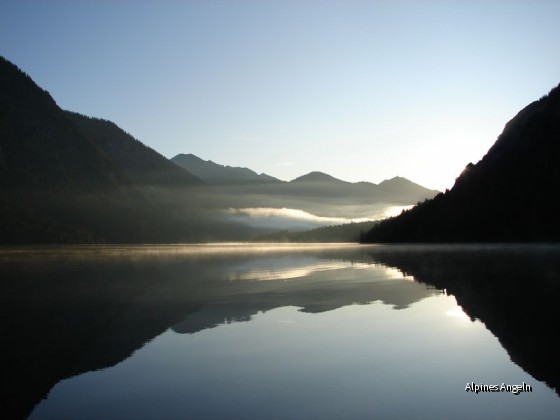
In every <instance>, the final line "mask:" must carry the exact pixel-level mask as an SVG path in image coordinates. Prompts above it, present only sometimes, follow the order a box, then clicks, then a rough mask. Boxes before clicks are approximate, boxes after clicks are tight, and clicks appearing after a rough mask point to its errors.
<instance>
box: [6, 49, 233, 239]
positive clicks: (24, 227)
mask: <svg viewBox="0 0 560 420" xmlns="http://www.w3.org/2000/svg"><path fill="white" fill-rule="evenodd" d="M200 185H202V181H200V180H199V179H198V178H196V177H195V176H194V175H192V174H190V173H189V172H188V171H186V170H184V169H181V168H179V167H177V166H176V165H174V164H173V163H171V162H169V161H168V160H167V159H166V158H164V157H163V156H161V155H159V154H158V153H157V152H155V151H153V150H152V149H150V148H148V147H146V146H144V145H143V144H142V143H140V142H139V141H137V140H136V139H134V138H133V137H132V136H130V135H128V134H126V133H125V132H124V131H123V130H121V129H120V128H118V127H117V126H116V125H115V124H113V123H111V122H109V121H103V120H98V119H94V118H88V117H85V116H82V115H79V114H75V113H71V112H67V111H63V110H61V109H60V108H59V107H58V106H57V104H56V103H55V101H54V100H53V99H52V97H51V96H50V95H49V94H48V93H47V92H45V91H44V90H42V89H41V88H40V87H38V86H37V85H36V84H35V83H34V82H33V81H32V80H31V78H30V77H29V76H27V75H26V74H24V73H23V72H22V71H21V70H20V69H19V68H17V67H16V66H15V65H13V64H12V63H10V62H9V61H7V60H6V59H4V58H0V220H1V224H0V241H1V243H4V244H10V243H67V242H78V243H81V242H92V241H93V242H168V241H192V240H200V238H202V237H208V236H210V237H212V235H211V234H209V233H208V232H209V231H208V229H210V228H212V227H215V229H218V228H219V224H217V223H216V221H215V220H208V218H207V217H206V216H203V213H204V211H203V210H201V209H199V208H197V205H196V203H197V199H196V196H195V195H194V194H195V190H194V189H196V188H198V187H197V186H200ZM193 188H194V189H193ZM203 217H204V218H205V220H202V218H203ZM234 230H235V229H234ZM236 233H239V232H237V231H236ZM230 239H233V238H230Z"/></svg>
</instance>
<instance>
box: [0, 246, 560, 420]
mask: <svg viewBox="0 0 560 420" xmlns="http://www.w3.org/2000/svg"><path fill="white" fill-rule="evenodd" d="M0 274H1V281H0V287H1V294H0V296H1V304H2V305H1V307H2V309H1V310H2V321H0V322H1V324H0V325H1V333H2V334H1V337H2V356H3V361H4V366H3V369H2V370H3V375H2V377H3V385H2V390H3V391H2V411H3V413H4V414H5V415H4V416H3V418H20V417H26V416H29V417H30V418H32V419H74V418H80V419H87V418H91V419H98V418H104V419H105V418H116V419H120V418H134V419H158V418H196V419H198V418H200V419H206V418H207V419H221V418H240V419H249V418H251V419H254V418H278V419H284V418H321V419H323V418H474V417H480V418H558V417H559V416H560V398H559V395H558V390H559V389H560V364H559V362H558V357H557V355H558V350H559V349H558V345H557V344H556V341H557V340H556V336H557V334H558V331H559V329H558V328H559V327H560V325H559V323H560V322H559V320H558V318H559V317H558V315H557V303H558V297H559V291H560V286H559V283H558V281H559V280H560V246H556V245H532V246H529V245H515V244H512V245H484V246H482V245H447V246H443V245H442V246H437V245H432V246H429V245H414V246H405V245H353V244H322V245H286V244H284V245H283V244H266V245H262V246H254V245H249V244H208V245H162V246H67V247H20V248H0ZM502 384H503V386H502ZM482 385H484V386H487V389H489V388H488V387H490V386H494V385H495V386H496V390H497V392H478V393H477V392H470V391H468V390H470V389H472V390H473V391H474V390H476V389H477V388H478V387H480V386H482ZM511 385H521V387H520V388H518V390H519V391H521V392H516V393H513V392H509V391H513V390H515V389H516V388H515V387H511Z"/></svg>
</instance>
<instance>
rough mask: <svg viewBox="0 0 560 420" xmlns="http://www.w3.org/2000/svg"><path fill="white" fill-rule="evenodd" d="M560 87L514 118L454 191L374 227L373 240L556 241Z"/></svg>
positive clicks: (369, 236) (370, 235)
mask: <svg viewBox="0 0 560 420" xmlns="http://www.w3.org/2000/svg"><path fill="white" fill-rule="evenodd" d="M558 191H560V85H558V86H557V87H555V88H554V89H552V90H551V91H550V93H548V95H545V96H543V97H542V98H540V99H539V100H537V101H535V102H533V103H531V104H529V105H528V106H526V107H525V108H524V109H522V110H521V111H520V112H519V113H518V114H517V115H516V116H515V117H514V118H513V119H512V120H511V121H509V122H508V123H507V124H506V126H505V128H504V130H503V132H502V134H501V135H500V136H499V137H498V139H497V140H496V142H495V143H494V145H493V146H492V147H491V148H490V149H489V150H488V152H487V153H486V155H485V156H484V157H483V158H482V159H481V160H480V161H479V162H478V163H476V164H473V163H469V164H468V165H467V166H466V168H465V169H464V171H463V172H462V173H461V174H460V175H459V177H458V178H457V179H456V182H455V184H454V185H453V188H451V190H449V191H446V192H445V193H441V194H439V195H437V196H436V197H434V198H433V199H431V200H427V201H425V202H424V203H422V204H420V205H418V206H416V207H414V208H413V209H411V210H409V211H407V212H404V213H403V214H401V215H400V216H398V217H396V218H393V219H389V220H387V221H384V222H382V223H379V224H378V225H376V226H375V227H374V228H373V229H372V230H371V231H370V232H369V233H367V234H366V235H365V237H364V240H365V241H367V242H541V241H544V242H548V241H552V242H558V241H560V218H559V217H558V214H557V211H556V205H555V204H554V201H555V197H556V195H557V193H558Z"/></svg>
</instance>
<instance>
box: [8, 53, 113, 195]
mask: <svg viewBox="0 0 560 420" xmlns="http://www.w3.org/2000/svg"><path fill="white" fill-rule="evenodd" d="M0 173H1V176H0V187H1V189H2V190H3V191H6V190H19V189H22V188H25V189H36V190H43V191H44V190H49V191H56V192H61V191H74V192H76V191H80V190H82V189H84V188H85V189H96V188H103V189H114V188H115V187H116V186H117V183H118V181H119V178H120V174H119V173H118V172H117V171H116V168H115V167H114V165H113V164H112V162H110V160H109V159H108V158H107V156H105V155H104V154H103V152H102V151H101V149H100V148H99V147H98V146H97V145H95V144H94V143H93V142H92V141H90V140H89V139H88V138H87V137H86V136H84V135H83V133H82V132H81V131H80V130H79V128H77V127H75V126H74V125H73V124H72V123H71V122H70V121H69V120H68V118H67V116H66V114H65V113H64V112H63V111H62V110H61V109H60V108H59V107H58V106H57V105H56V103H55V101H54V100H53V99H52V97H51V96H50V95H49V94H48V93H47V92H46V91H44V90H42V89H41V88H39V87H38V86H37V85H36V84H35V83H34V82H33V81H32V80H31V78H30V77H29V76H27V75H26V74H24V73H23V72H22V71H21V70H19V69H18V68H17V67H16V66H15V65H13V64H12V63H10V62H9V61H7V60H6V59H4V58H2V57H0Z"/></svg>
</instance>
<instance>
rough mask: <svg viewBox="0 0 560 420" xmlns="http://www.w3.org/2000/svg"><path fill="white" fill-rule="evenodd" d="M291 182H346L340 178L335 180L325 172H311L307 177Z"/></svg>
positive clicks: (303, 176)
mask: <svg viewBox="0 0 560 420" xmlns="http://www.w3.org/2000/svg"><path fill="white" fill-rule="evenodd" d="M290 182H337V183H340V182H345V181H342V180H340V179H338V178H335V177H334V176H331V175H329V174H326V173H324V172H319V171H313V172H309V173H308V174H306V175H302V176H300V177H297V178H295V179H293V180H292V181H290Z"/></svg>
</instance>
